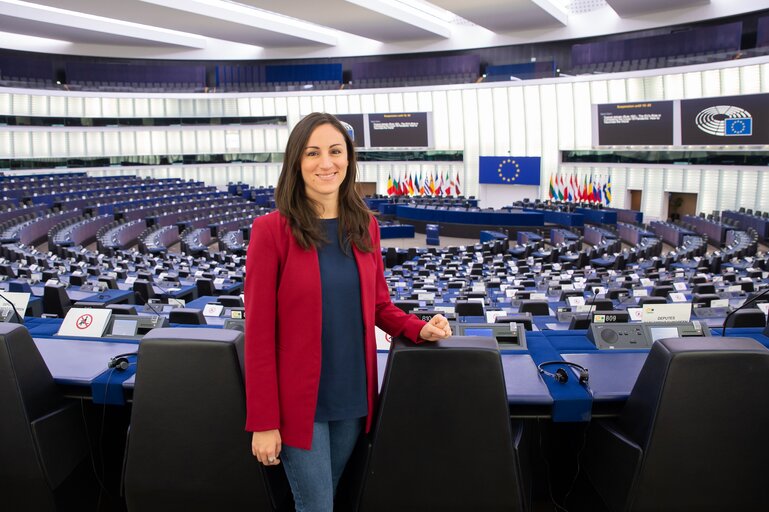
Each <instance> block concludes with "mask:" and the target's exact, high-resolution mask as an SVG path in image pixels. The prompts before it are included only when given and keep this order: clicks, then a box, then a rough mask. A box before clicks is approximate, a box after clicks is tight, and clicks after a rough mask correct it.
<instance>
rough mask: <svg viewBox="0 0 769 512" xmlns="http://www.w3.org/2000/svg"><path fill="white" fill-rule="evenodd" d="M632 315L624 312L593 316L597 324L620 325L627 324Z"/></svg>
mask: <svg viewBox="0 0 769 512" xmlns="http://www.w3.org/2000/svg"><path fill="white" fill-rule="evenodd" d="M629 318H630V315H629V314H628V313H626V312H624V311H620V312H617V313H596V314H594V315H593V322H595V323H597V324H620V323H623V324H624V323H627V321H628V319H629Z"/></svg>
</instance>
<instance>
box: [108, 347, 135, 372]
mask: <svg viewBox="0 0 769 512" xmlns="http://www.w3.org/2000/svg"><path fill="white" fill-rule="evenodd" d="M138 355H139V354H138V353H137V352H129V353H127V354H118V355H116V356H113V357H112V359H110V360H109V362H108V363H107V368H109V369H115V370H117V371H119V372H124V371H126V370H127V369H128V367H129V366H131V362H130V361H129V360H128V358H129V357H131V356H138Z"/></svg>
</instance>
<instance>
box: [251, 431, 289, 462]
mask: <svg viewBox="0 0 769 512" xmlns="http://www.w3.org/2000/svg"><path fill="white" fill-rule="evenodd" d="M281 446H282V445H281V441H280V431H278V429H275V430H265V431H264V432H254V433H253V435H252V436H251V453H253V454H254V457H256V460H258V461H259V462H261V463H262V464H264V465H265V466H277V465H278V464H280V459H279V458H278V456H279V455H280V450H281Z"/></svg>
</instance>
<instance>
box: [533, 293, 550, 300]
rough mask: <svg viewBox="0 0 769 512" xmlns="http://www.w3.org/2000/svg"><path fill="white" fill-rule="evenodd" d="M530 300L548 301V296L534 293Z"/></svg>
mask: <svg viewBox="0 0 769 512" xmlns="http://www.w3.org/2000/svg"><path fill="white" fill-rule="evenodd" d="M529 298H530V299H531V300H547V295H545V294H544V293H532V294H531V295H530V296H529Z"/></svg>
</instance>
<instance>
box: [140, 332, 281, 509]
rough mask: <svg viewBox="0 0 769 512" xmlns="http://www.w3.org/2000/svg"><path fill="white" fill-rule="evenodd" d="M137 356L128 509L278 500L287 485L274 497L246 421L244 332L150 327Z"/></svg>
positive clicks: (243, 505)
mask: <svg viewBox="0 0 769 512" xmlns="http://www.w3.org/2000/svg"><path fill="white" fill-rule="evenodd" d="M139 361H140V362H139V364H138V365H137V372H136V387H135V389H134V402H133V411H132V413H131V431H130V436H129V440H128V448H127V458H126V465H125V496H126V503H127V505H128V510H130V511H166V510H186V511H191V512H194V511H210V510H249V511H253V512H262V511H272V510H275V509H276V508H280V505H281V503H282V499H283V498H285V497H287V494H286V493H287V492H288V488H287V487H284V488H281V491H280V492H278V493H277V494H275V496H280V497H281V499H280V500H278V499H275V500H273V496H274V495H273V493H272V492H271V490H273V489H275V488H274V487H273V486H272V483H271V482H272V481H271V480H270V481H268V478H269V477H268V476H267V473H268V471H266V469H265V468H264V467H263V466H261V465H260V464H259V463H258V462H257V460H256V458H255V457H253V455H251V449H250V447H251V434H250V433H249V432H246V431H245V430H244V429H243V425H244V424H245V421H246V407H245V387H244V384H243V373H242V368H243V333H241V332H237V331H232V330H223V329H206V328H173V329H154V330H152V331H150V332H149V333H148V334H147V335H146V336H145V337H144V339H143V340H142V344H141V345H140V347H139ZM272 469H275V470H277V471H275V472H274V473H277V476H280V473H281V472H282V471H283V470H282V467H279V468H270V470H272ZM270 473H273V471H270ZM276 482H285V477H284V478H283V480H280V479H278V480H276ZM275 490H276V492H277V489H275Z"/></svg>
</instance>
